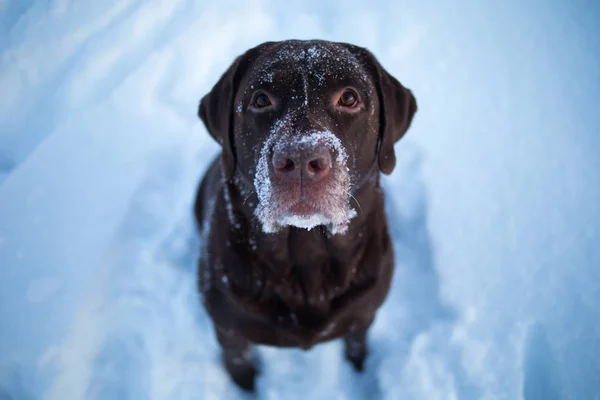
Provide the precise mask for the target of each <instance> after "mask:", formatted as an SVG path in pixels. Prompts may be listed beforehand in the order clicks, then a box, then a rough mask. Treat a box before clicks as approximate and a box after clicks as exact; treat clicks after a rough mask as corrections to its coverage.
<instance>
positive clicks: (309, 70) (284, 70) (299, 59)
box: [251, 41, 368, 85]
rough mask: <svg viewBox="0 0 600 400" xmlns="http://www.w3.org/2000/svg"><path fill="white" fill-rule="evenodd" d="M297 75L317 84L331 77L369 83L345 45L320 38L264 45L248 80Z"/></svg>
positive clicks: (295, 77)
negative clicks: (323, 40)
mask: <svg viewBox="0 0 600 400" xmlns="http://www.w3.org/2000/svg"><path fill="white" fill-rule="evenodd" d="M299 77H302V78H304V79H307V78H308V79H310V80H311V81H313V82H316V83H317V84H319V85H324V84H325V83H326V82H328V81H331V80H348V79H354V80H356V79H358V80H359V81H362V82H363V83H367V82H368V74H367V72H366V69H365V67H364V66H363V65H362V64H361V63H360V62H359V61H358V60H357V58H356V57H355V55H354V54H352V53H351V52H350V51H349V50H348V48H347V47H346V46H344V45H342V44H339V43H333V42H322V41H288V42H282V43H278V44H277V45H274V46H272V47H271V48H267V49H265V50H264V51H263V52H262V53H261V54H260V55H259V57H258V58H257V60H256V62H255V63H254V68H253V71H252V74H251V80H252V81H254V82H256V83H258V84H262V83H273V82H275V81H282V80H284V81H285V80H288V81H289V80H295V79H297V78H299Z"/></svg>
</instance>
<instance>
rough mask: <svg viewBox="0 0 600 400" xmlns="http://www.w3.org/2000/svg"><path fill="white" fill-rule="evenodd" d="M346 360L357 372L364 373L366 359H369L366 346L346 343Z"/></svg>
mask: <svg viewBox="0 0 600 400" xmlns="http://www.w3.org/2000/svg"><path fill="white" fill-rule="evenodd" d="M345 356H346V360H348V361H349V362H350V364H352V367H353V368H354V370H355V371H356V372H362V371H363V370H364V367H365V359H366V358H367V348H366V346H365V345H364V344H357V343H352V342H350V343H348V342H347V343H346V348H345Z"/></svg>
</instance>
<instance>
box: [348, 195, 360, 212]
mask: <svg viewBox="0 0 600 400" xmlns="http://www.w3.org/2000/svg"><path fill="white" fill-rule="evenodd" d="M349 195H350V197H352V198H353V199H354V201H355V202H356V204H357V205H358V209H359V210H360V212H362V207H361V206H360V203H359V202H358V199H357V198H356V197H354V196H352V194H349Z"/></svg>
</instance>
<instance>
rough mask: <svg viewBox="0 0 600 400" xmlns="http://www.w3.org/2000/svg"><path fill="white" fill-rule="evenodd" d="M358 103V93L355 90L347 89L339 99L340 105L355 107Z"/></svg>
mask: <svg viewBox="0 0 600 400" xmlns="http://www.w3.org/2000/svg"><path fill="white" fill-rule="evenodd" d="M357 104H358V95H357V94H356V92H355V91H354V90H351V89H346V90H344V93H342V95H341V96H340V99H339V100H338V105H340V106H342V107H354V106H356V105H357Z"/></svg>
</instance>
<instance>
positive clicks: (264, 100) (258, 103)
mask: <svg viewBox="0 0 600 400" xmlns="http://www.w3.org/2000/svg"><path fill="white" fill-rule="evenodd" d="M252 105H253V106H254V107H256V108H264V107H268V106H270V105H271V100H270V99H269V96H267V95H266V94H264V93H258V94H257V95H256V96H255V97H254V101H253V102H252Z"/></svg>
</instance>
